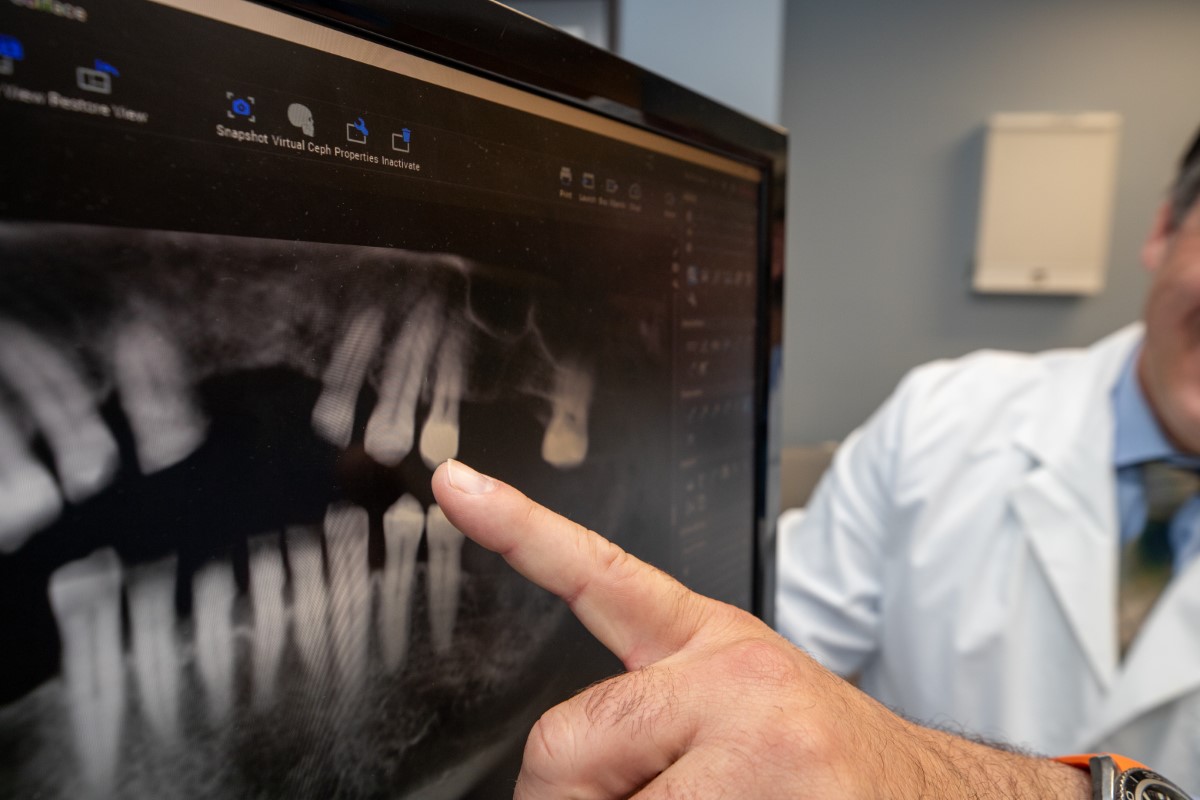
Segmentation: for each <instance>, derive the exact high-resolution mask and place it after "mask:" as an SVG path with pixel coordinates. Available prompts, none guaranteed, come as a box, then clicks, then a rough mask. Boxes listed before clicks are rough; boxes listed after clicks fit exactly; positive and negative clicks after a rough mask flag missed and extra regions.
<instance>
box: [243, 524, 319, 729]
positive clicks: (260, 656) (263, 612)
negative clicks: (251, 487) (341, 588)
mask: <svg viewBox="0 0 1200 800" xmlns="http://www.w3.org/2000/svg"><path fill="white" fill-rule="evenodd" d="M317 555H318V566H319V556H320V553H319V551H318V553H317ZM284 582H285V573H284V569H283V554H282V553H281V552H280V550H279V540H278V538H277V537H274V536H271V537H266V536H263V537H257V538H255V539H251V540H250V597H251V600H252V602H253V603H254V639H253V642H252V644H251V662H252V663H253V670H254V690H253V693H252V697H253V703H254V705H255V707H256V708H260V709H262V708H266V707H267V706H269V705H271V703H272V702H273V701H274V699H275V680H276V672H277V670H278V669H279V659H280V657H281V656H282V655H283V646H284V643H285V642H286V641H287V618H286V617H285V615H284V608H283V587H284Z"/></svg>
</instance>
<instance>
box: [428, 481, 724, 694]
mask: <svg viewBox="0 0 1200 800" xmlns="http://www.w3.org/2000/svg"><path fill="white" fill-rule="evenodd" d="M433 493H434V495H435V496H436V497H437V501H438V504H439V505H440V506H441V508H442V511H443V512H444V513H445V514H446V517H447V518H448V519H449V520H450V522H451V523H453V524H454V527H456V528H458V529H459V530H460V531H462V532H463V533H464V534H466V536H467V537H469V538H470V539H472V540H474V541H475V542H476V543H478V544H480V545H482V546H483V547H485V548H487V549H488V550H491V551H493V552H496V553H499V554H500V555H501V556H503V557H504V560H505V561H507V562H508V563H509V564H510V565H511V566H512V567H513V568H514V569H515V570H516V571H517V572H519V573H521V574H522V575H524V576H525V577H526V578H528V579H529V580H531V581H533V582H534V583H536V584H537V585H538V586H541V587H542V588H543V589H546V590H548V591H550V592H553V593H554V594H556V595H558V596H559V597H560V598H562V599H563V600H564V601H565V602H566V603H567V605H568V606H569V607H570V608H571V611H572V612H573V613H574V614H575V616H576V617H578V618H579V620H580V622H582V623H583V624H584V626H585V627H586V628H587V629H588V630H589V631H591V633H592V635H593V636H595V637H596V638H597V639H599V640H600V641H601V643H603V644H604V646H605V647H607V648H608V649H609V650H611V651H612V652H613V654H614V655H616V656H617V657H618V658H620V659H621V662H622V663H623V664H624V665H625V668H626V669H630V670H633V669H639V668H641V667H643V666H645V665H647V664H651V663H653V662H655V661H658V660H660V659H662V658H665V657H666V656H668V655H670V654H671V653H674V652H676V651H677V650H679V649H680V648H682V647H683V646H684V645H685V644H686V643H687V642H688V640H689V639H691V637H692V636H693V635H694V634H695V632H696V631H697V630H698V628H699V623H700V619H701V617H702V615H703V611H704V603H705V601H704V599H703V598H702V597H700V596H699V595H696V594H693V593H692V592H691V591H689V590H688V589H687V588H685V587H684V586H683V585H682V584H680V583H679V582H678V581H676V580H674V579H673V578H671V577H670V576H668V575H667V574H666V573H664V572H661V571H659V570H657V569H655V568H654V567H652V566H650V565H649V564H647V563H645V562H643V561H639V560H638V559H637V558H634V557H633V556H631V555H629V554H628V553H626V552H625V551H624V550H622V549H621V548H620V547H618V546H617V545H615V544H613V543H612V542H610V541H609V540H607V539H605V538H604V537H603V536H600V535H599V534H597V533H594V532H592V531H590V530H588V529H587V528H585V527H583V526H582V525H579V524H577V523H574V522H572V521H571V520H569V519H567V518H565V517H562V516H560V515H558V514H556V513H554V512H553V511H551V510H549V509H548V508H545V507H544V506H541V505H538V504H537V503H535V502H533V501H532V500H530V499H529V498H528V497H526V496H525V495H523V494H521V493H520V492H519V491H517V490H516V489H514V488H513V487H511V486H509V485H508V484H506V483H503V482H501V481H498V480H496V479H495V478H491V477H488V476H486V475H482V474H480V473H478V472H476V471H475V470H473V469H471V468H470V467H468V466H466V465H465V464H462V463H460V462H458V461H453V460H451V461H447V462H445V463H443V464H442V465H440V466H439V467H438V468H437V471H436V472H434V474H433Z"/></svg>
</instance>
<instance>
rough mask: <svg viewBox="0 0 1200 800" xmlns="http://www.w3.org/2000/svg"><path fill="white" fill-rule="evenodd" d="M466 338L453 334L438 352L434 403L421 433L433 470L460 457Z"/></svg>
mask: <svg viewBox="0 0 1200 800" xmlns="http://www.w3.org/2000/svg"><path fill="white" fill-rule="evenodd" d="M463 349H464V348H463V337H462V334H461V333H459V332H457V331H456V332H453V333H451V334H450V335H448V336H447V337H446V338H445V339H444V340H443V342H442V346H441V349H440V350H439V351H438V362H437V378H436V380H435V382H434V385H433V403H432V404H431V406H430V409H429V417H428V419H426V420H425V427H424V428H423V429H422V430H421V445H420V451H421V460H422V461H424V462H425V466H427V467H429V468H430V469H434V468H436V467H437V465H438V464H441V463H442V462H443V461H445V460H446V459H448V458H454V457H455V456H457V455H458V430H459V425H458V407H459V404H460V403H461V402H462V396H463V383H464V379H463Z"/></svg>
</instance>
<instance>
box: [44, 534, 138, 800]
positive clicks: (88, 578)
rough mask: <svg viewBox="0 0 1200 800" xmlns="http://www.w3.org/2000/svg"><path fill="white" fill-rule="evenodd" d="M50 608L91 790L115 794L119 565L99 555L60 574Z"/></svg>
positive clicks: (120, 677)
mask: <svg viewBox="0 0 1200 800" xmlns="http://www.w3.org/2000/svg"><path fill="white" fill-rule="evenodd" d="M49 596H50V605H51V608H52V609H53V610H54V618H55V621H56V622H57V623H58V632H59V637H60V638H61V640H62V673H63V680H64V682H65V684H66V695H67V703H68V707H69V708H68V711H69V714H70V720H71V728H72V734H73V738H74V740H75V750H76V752H77V755H78V758H79V762H80V772H81V774H82V776H83V778H84V781H85V783H86V784H87V786H88V789H89V790H91V791H92V792H94V793H95V794H96V795H99V796H104V795H107V794H108V793H109V791H110V790H111V789H112V787H113V784H114V781H115V776H116V771H117V756H118V751H119V749H120V743H121V724H122V714H123V712H124V710H125V675H124V670H123V668H122V667H123V665H122V658H121V563H120V561H119V560H118V558H117V555H116V553H115V552H113V551H112V550H110V549H104V550H97V551H96V552H95V553H92V554H91V555H90V556H88V557H87V558H84V559H80V560H79V561H73V562H71V563H70V564H67V565H65V566H63V567H60V568H59V569H58V570H56V571H55V572H54V573H53V574H52V575H51V576H50V581H49Z"/></svg>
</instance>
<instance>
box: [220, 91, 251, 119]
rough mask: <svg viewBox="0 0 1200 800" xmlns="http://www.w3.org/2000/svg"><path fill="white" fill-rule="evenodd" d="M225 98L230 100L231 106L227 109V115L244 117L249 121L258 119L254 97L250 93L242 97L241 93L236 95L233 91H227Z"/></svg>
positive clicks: (234, 117)
mask: <svg viewBox="0 0 1200 800" xmlns="http://www.w3.org/2000/svg"><path fill="white" fill-rule="evenodd" d="M225 99H226V100H228V101H229V108H227V109H226V110H225V116H227V117H229V118H230V119H236V118H237V117H242V118H244V119H245V120H246V121H247V122H255V121H256V119H257V118H256V117H255V116H254V98H253V97H251V96H249V95H246V96H245V97H241V96H239V95H235V94H234V93H233V92H226V93H225Z"/></svg>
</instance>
